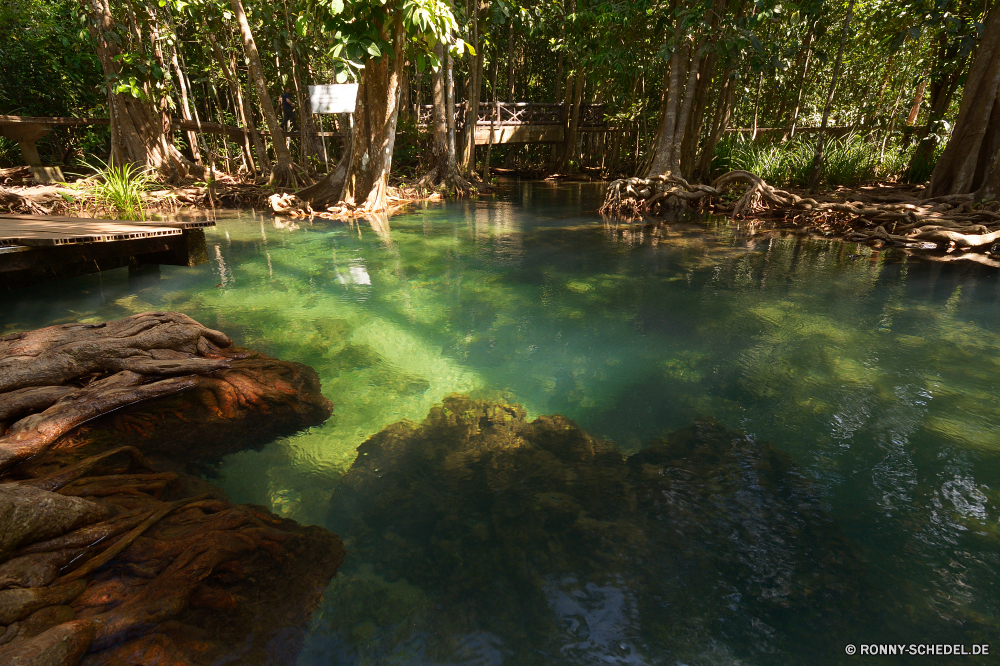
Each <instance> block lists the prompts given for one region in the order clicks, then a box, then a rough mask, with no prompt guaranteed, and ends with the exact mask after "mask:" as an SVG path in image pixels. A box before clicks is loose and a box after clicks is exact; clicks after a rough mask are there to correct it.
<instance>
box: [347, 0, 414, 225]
mask: <svg viewBox="0 0 1000 666" xmlns="http://www.w3.org/2000/svg"><path fill="white" fill-rule="evenodd" d="M389 22H391V23H390V24H389V25H383V26H381V30H382V33H383V38H384V39H385V40H386V41H388V42H390V43H391V44H392V47H393V53H392V54H391V55H390V54H383V55H382V57H381V58H379V59H378V60H369V61H368V62H367V63H366V64H365V69H364V73H363V74H362V75H361V85H360V86H359V88H358V103H357V108H356V110H355V112H354V133H353V136H352V141H351V156H350V163H349V166H348V169H347V177H346V182H345V183H344V193H343V200H344V202H346V203H348V204H351V205H354V206H357V207H359V208H362V209H364V210H365V211H366V212H379V211H384V210H385V209H386V208H387V204H388V201H387V198H386V197H387V195H388V192H387V190H388V187H389V182H388V179H389V170H390V169H391V168H392V148H393V145H394V144H395V142H396V121H397V120H398V118H399V89H400V82H401V80H402V73H403V47H404V40H405V34H404V32H403V16H402V12H401V10H398V9H397V10H396V11H394V12H393V13H392V15H391V17H390V19H389ZM387 23H388V22H387Z"/></svg>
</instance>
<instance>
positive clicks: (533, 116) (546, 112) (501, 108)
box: [413, 102, 611, 146]
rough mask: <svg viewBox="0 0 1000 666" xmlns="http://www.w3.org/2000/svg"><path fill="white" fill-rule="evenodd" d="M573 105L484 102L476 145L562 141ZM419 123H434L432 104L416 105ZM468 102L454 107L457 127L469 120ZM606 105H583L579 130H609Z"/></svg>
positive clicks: (477, 127)
mask: <svg viewBox="0 0 1000 666" xmlns="http://www.w3.org/2000/svg"><path fill="white" fill-rule="evenodd" d="M572 111H573V108H572V105H569V106H567V105H566V104H562V103H558V104H552V103H536V102H481V103H480V104H479V112H478V113H477V114H476V129H475V137H476V138H475V140H476V145H477V146H485V145H487V144H490V143H493V144H504V143H562V142H563V141H564V140H565V136H566V128H567V127H568V126H569V119H570V115H571V113H572ZM413 112H414V114H415V116H416V118H417V125H419V126H421V127H428V126H430V125H431V124H432V119H433V115H434V107H433V106H432V105H424V106H420V107H417V106H414V108H413ZM469 116H470V114H469V103H468V102H462V103H461V104H458V105H456V108H455V129H456V130H462V129H464V128H465V124H466V123H467V122H468V120H469ZM610 129H611V127H609V125H608V123H607V120H606V118H605V107H604V105H603V104H581V105H580V124H579V127H578V129H577V131H579V132H607V131H608V130H610Z"/></svg>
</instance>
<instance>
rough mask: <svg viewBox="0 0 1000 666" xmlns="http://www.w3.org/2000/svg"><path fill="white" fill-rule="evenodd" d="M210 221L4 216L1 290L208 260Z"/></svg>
mask: <svg viewBox="0 0 1000 666" xmlns="http://www.w3.org/2000/svg"><path fill="white" fill-rule="evenodd" d="M214 226H215V222H214V221H212V220H184V221H171V222H162V221H158V220H157V221H131V220H99V219H93V218H85V217H38V216H34V215H0V290H4V289H7V290H9V289H16V288H19V287H24V286H28V285H32V284H37V283H39V282H44V281H47V280H53V279H59V278H66V277H74V276H77V275H85V274H87V273H98V272H101V271H107V270H111V269H113V268H123V267H125V266H128V267H129V272H130V274H134V273H137V272H139V271H141V270H147V268H146V267H156V266H159V265H161V264H166V265H173V266H195V265H197V264H201V263H204V262H205V261H208V252H207V250H206V247H205V232H204V231H203V230H204V229H205V228H206V227H214Z"/></svg>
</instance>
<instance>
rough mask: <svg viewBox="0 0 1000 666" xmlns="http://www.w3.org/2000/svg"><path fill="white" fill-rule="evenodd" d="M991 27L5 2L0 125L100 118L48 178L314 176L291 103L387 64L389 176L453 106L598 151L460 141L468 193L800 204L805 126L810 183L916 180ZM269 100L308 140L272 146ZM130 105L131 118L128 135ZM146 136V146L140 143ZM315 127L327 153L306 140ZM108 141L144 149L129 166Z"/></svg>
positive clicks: (246, 1)
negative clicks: (763, 196)
mask: <svg viewBox="0 0 1000 666" xmlns="http://www.w3.org/2000/svg"><path fill="white" fill-rule="evenodd" d="M992 9H993V7H992V2H991V0H896V1H887V0H862V1H855V0H849V2H844V1H841V0H803V1H802V2H797V3H795V2H779V1H776V0H758V1H756V2H751V1H748V0H701V1H692V0H672V1H660V0H636V1H628V2H617V1H599V0H518V1H508V0H487V1H482V0H469V1H463V0H458V1H457V2H455V3H444V2H440V1H439V0H388V1H380V0H358V1H353V0H279V1H277V2H260V1H259V0H242V1H241V0H231V1H226V0H193V1H188V0H123V1H121V2H114V3H109V2H108V0H8V2H5V3H3V4H2V5H0V113H2V114H10V115H21V116H73V117H104V118H106V117H108V116H109V108H111V107H114V109H118V110H112V111H110V115H112V116H113V117H115V118H119V117H123V116H124V115H127V113H128V114H131V117H132V118H133V122H132V124H131V125H128V124H127V123H126V125H127V126H126V127H125V129H124V130H123V129H122V127H121V126H119V127H118V128H117V129H116V126H115V122H116V121H114V120H113V122H112V125H111V126H110V127H109V126H90V127H77V128H60V129H58V130H56V131H54V132H53V133H51V134H50V135H49V136H48V137H46V138H45V139H43V140H42V141H40V142H39V150H40V152H41V154H42V156H43V158H44V159H45V160H47V161H49V162H51V163H57V164H65V165H71V164H75V163H79V162H80V161H81V160H87V159H90V158H91V157H98V158H101V159H104V160H108V159H110V158H113V157H114V156H115V154H116V153H115V151H116V150H118V151H119V153H120V154H122V155H125V156H126V157H129V158H130V159H133V160H135V159H137V158H136V154H137V152H138V153H139V154H141V153H142V151H143V150H145V151H146V155H147V159H146V161H147V162H148V163H153V164H154V165H157V166H159V165H160V164H161V163H169V162H170V161H171V160H172V159H173V160H175V161H176V160H181V161H184V162H185V163H188V162H190V163H191V164H197V165H203V164H205V163H206V162H208V161H211V162H212V164H213V167H214V168H217V169H220V170H225V171H229V172H231V173H244V174H247V175H254V174H258V173H267V172H269V171H270V170H272V169H274V168H276V166H281V165H284V166H285V167H288V165H289V163H291V162H294V164H295V165H296V166H295V168H296V169H304V170H305V171H306V172H312V173H313V174H315V173H317V172H319V173H322V172H324V171H327V170H328V169H332V168H333V165H334V164H336V162H337V158H338V157H339V156H340V154H341V153H342V152H343V151H344V147H345V143H346V142H348V141H349V139H348V138H347V135H346V132H343V131H342V130H344V124H343V123H344V119H343V118H339V119H338V118H336V117H333V116H324V117H323V118H322V119H320V117H318V116H314V115H312V114H311V113H310V111H311V110H310V109H309V103H308V93H307V88H306V87H307V86H308V85H310V84H314V83H333V82H350V81H356V80H359V79H360V78H362V77H363V76H364V74H363V73H364V72H366V70H370V71H372V72H373V74H372V75H371V76H374V72H375V71H376V70H375V69H374V68H375V67H376V65H377V63H385V62H391V64H390V65H387V67H388V68H389V69H390V70H391V69H393V68H394V67H395V68H397V69H398V72H399V77H398V87H396V88H393V87H391V86H390V87H389V88H388V89H387V90H388V94H389V95H390V96H392V95H395V97H396V100H397V103H398V124H397V125H396V128H395V143H394V150H393V155H392V158H391V159H392V160H393V162H392V168H393V172H394V173H395V174H399V175H411V176H419V175H421V174H424V173H426V172H427V171H428V170H429V169H431V168H433V166H434V164H433V162H434V160H435V159H439V158H440V154H439V153H440V150H441V149H440V148H437V149H436V148H435V146H434V145H433V143H434V137H433V136H432V135H433V134H434V125H435V123H431V127H429V128H418V127H417V122H416V119H417V114H416V113H415V109H416V107H417V106H419V105H428V104H436V105H438V106H441V107H443V109H442V110H443V111H444V110H446V109H447V108H448V105H449V103H451V104H457V105H458V106H459V111H460V110H461V105H462V103H463V102H466V101H467V100H473V103H475V102H476V101H479V102H497V101H501V102H536V103H540V102H549V103H556V102H563V103H569V102H582V103H592V104H601V105H603V107H604V110H605V114H606V116H607V118H608V120H609V122H610V125H611V127H613V128H615V130H616V131H610V132H603V133H595V132H577V131H576V126H575V123H578V118H573V117H567V119H566V122H567V132H566V141H565V143H564V144H563V145H555V146H553V145H537V144H536V145H520V146H519V145H502V146H492V147H489V148H488V149H487V148H486V147H484V146H479V147H477V148H476V149H474V150H472V149H470V148H469V141H468V139H467V138H465V139H464V140H463V136H462V129H461V128H459V129H458V130H457V131H458V136H457V137H455V139H454V140H455V141H456V142H457V146H458V148H457V164H456V168H457V169H458V170H459V171H460V172H461V173H462V174H463V175H464V176H466V177H469V178H470V179H471V178H473V177H474V175H475V174H476V173H479V174H482V172H483V168H484V166H485V160H487V159H489V160H490V164H491V165H492V166H493V167H497V168H500V167H506V168H509V169H515V168H516V169H531V170H537V171H539V172H555V171H558V172H570V171H579V170H584V171H587V172H590V173H593V174H596V175H602V176H611V175H617V174H625V175H633V174H644V173H649V172H650V171H656V170H661V171H662V170H663V169H665V168H671V167H672V169H673V170H674V171H676V172H682V173H684V174H685V175H686V176H688V177H698V178H702V179H706V178H709V177H711V176H712V174H716V173H719V172H722V171H725V170H729V169H731V168H747V169H750V170H753V171H755V172H756V173H758V174H759V175H761V176H763V177H764V178H765V179H767V180H768V181H769V182H774V183H776V184H786V185H788V184H790V185H794V184H805V183H806V182H807V181H808V179H809V175H810V168H811V166H812V164H813V158H814V153H815V145H814V144H815V142H816V132H814V131H812V130H811V129H810V128H816V127H819V126H820V125H821V124H823V122H824V116H826V124H827V125H828V126H829V127H831V128H834V129H832V130H831V131H830V132H828V139H827V147H826V150H827V154H826V169H825V172H824V174H823V179H824V184H825V185H827V186H835V185H838V184H857V183H859V182H871V181H876V180H880V179H903V180H907V181H910V182H923V181H926V180H927V179H928V178H929V176H930V175H931V172H932V170H933V168H934V164H935V162H936V160H937V159H938V156H939V155H940V153H941V151H942V150H943V148H944V146H945V144H946V143H947V140H948V137H949V135H950V133H951V132H952V130H953V127H954V124H955V122H956V119H957V116H958V114H959V108H960V104H961V102H962V94H963V88H964V86H965V84H966V80H967V77H968V76H969V71H970V66H971V65H972V63H973V60H974V59H975V56H976V54H977V51H978V50H979V49H980V46H981V44H982V42H983V35H984V34H985V25H986V23H987V19H988V17H989V15H990V12H991V10H992ZM993 13H996V12H993ZM394 21H395V22H394ZM394 31H395V32H394ZM397 61H398V62H397ZM391 74H392V73H391V72H389V75H391ZM393 80H395V79H393ZM448 81H451V82H452V87H451V88H449V86H448ZM286 87H288V88H290V89H291V91H292V93H293V95H294V96H295V98H296V102H297V103H296V107H297V114H298V122H297V123H296V124H295V126H296V128H297V130H301V129H304V130H306V132H305V133H302V134H299V135H297V136H296V137H293V138H292V139H291V141H290V143H288V144H286V143H285V142H283V141H279V142H277V145H275V142H272V141H270V137H271V136H273V135H274V134H275V132H274V130H275V129H276V125H277V122H278V116H279V115H280V111H279V110H278V109H279V106H278V98H279V95H280V94H281V91H282V90H283V89H284V88H286ZM449 90H453V94H452V95H451V96H449V95H448V91H449ZM442 92H443V94H442ZM383 93H385V91H383ZM383 96H385V95H384V94H383ZM132 100H134V101H135V102H137V103H139V104H141V105H144V108H145V109H146V111H147V116H148V117H145V116H144V117H143V118H139V119H136V118H138V116H136V115H135V112H134V110H133V109H132V107H131V106H129V105H130V104H131V103H132ZM369 106H370V103H369ZM390 106H391V104H390ZM123 109H124V110H123ZM126 112H127V113H126ZM988 115H989V113H988V112H987V116H988ZM169 118H184V119H193V120H197V121H198V122H203V123H209V122H211V123H222V124H226V125H231V126H237V127H241V128H248V130H249V131H248V133H247V134H246V135H244V138H243V140H240V138H239V137H234V136H232V135H229V136H227V135H224V134H200V135H196V134H195V133H193V132H186V131H174V130H172V129H171V128H170V125H169ZM150 122H151V123H152V125H158V128H157V127H154V128H153V129H152V130H148V129H146V130H144V129H143V125H144V123H145V124H149V123H150ZM320 122H322V124H323V129H324V130H327V131H333V132H339V135H337V136H334V135H330V136H329V137H327V138H323V139H321V138H317V137H314V136H310V135H311V134H313V133H315V132H316V131H317V130H319V129H320V126H319V123H320ZM133 125H134V127H133ZM441 129H442V131H444V130H446V129H452V130H454V128H453V127H452V128H448V127H442V128H441ZM734 129H739V130H740V131H733V130H734ZM262 130H263V131H262ZM268 130H270V132H268ZM116 131H124V132H126V134H127V133H128V132H138V133H139V134H142V133H143V132H144V131H145V132H147V134H148V133H149V132H150V131H152V132H153V134H154V135H155V134H156V132H157V131H160V132H162V134H163V136H162V137H154V138H155V141H156V142H157V143H156V146H153V141H152V140H147V141H146V143H145V144H144V147H142V146H140V147H139V148H134V147H132V148H129V145H128V142H129V138H128V136H126V135H125V134H123V135H122V136H121V137H118V138H116V137H115V136H114V132H116ZM453 133H454V132H453ZM370 138H371V137H370ZM373 140H374V139H373ZM116 142H117V143H116ZM116 145H118V147H116ZM286 145H287V147H286ZM157 150H159V151H160V152H161V153H162V154H156V151H157ZM172 151H176V152H177V153H179V157H177V158H173V157H171V156H172V155H173V154H174V153H173V152H172ZM365 154H366V155H367V153H365ZM158 160H159V161H158ZM0 161H2V162H3V163H5V164H8V165H9V164H19V163H21V157H20V154H19V152H18V149H17V144H16V143H13V142H12V141H9V140H7V139H0ZM178 164H179V162H178ZM362 194H363V193H362Z"/></svg>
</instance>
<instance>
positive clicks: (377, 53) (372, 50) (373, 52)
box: [365, 42, 382, 58]
mask: <svg viewBox="0 0 1000 666" xmlns="http://www.w3.org/2000/svg"><path fill="white" fill-rule="evenodd" d="M365 50H366V51H368V55H370V56H371V57H373V58H380V57H382V51H381V50H379V48H378V44H376V43H375V42H372V43H371V44H369V45H368V46H366V47H365Z"/></svg>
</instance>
